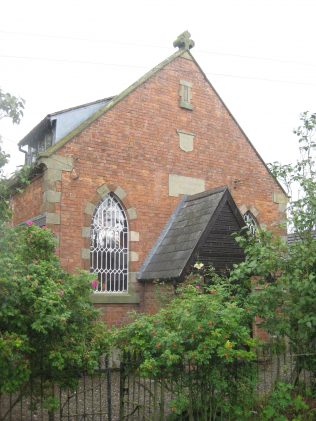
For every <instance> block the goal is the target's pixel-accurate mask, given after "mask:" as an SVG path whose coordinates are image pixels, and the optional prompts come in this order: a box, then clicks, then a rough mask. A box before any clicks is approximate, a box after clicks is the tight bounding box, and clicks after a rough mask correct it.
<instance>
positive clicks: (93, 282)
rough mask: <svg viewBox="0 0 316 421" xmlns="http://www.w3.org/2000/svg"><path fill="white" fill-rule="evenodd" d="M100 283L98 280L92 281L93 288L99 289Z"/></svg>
mask: <svg viewBox="0 0 316 421" xmlns="http://www.w3.org/2000/svg"><path fill="white" fill-rule="evenodd" d="M98 285H99V281H98V280H97V279H94V280H93V281H91V288H93V289H98Z"/></svg>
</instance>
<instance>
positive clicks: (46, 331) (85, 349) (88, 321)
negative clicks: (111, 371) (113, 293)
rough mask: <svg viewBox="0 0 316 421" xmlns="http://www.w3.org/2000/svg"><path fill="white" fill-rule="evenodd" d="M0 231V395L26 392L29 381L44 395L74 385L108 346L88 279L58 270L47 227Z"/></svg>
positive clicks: (84, 274)
mask: <svg viewBox="0 0 316 421" xmlns="http://www.w3.org/2000/svg"><path fill="white" fill-rule="evenodd" d="M0 230H1V232H0V372H1V376H0V393H1V392H16V391H18V390H20V389H21V388H22V389H23V390H24V391H25V392H27V384H28V381H29V379H30V378H32V379H33V386H32V387H33V394H34V393H35V394H36V387H37V386H36V384H37V385H38V387H40V386H39V385H40V382H41V388H44V392H45V390H47V393H48V395H49V390H50V387H51V385H52V384H53V383H55V384H59V385H60V386H61V387H65V386H70V387H73V386H75V384H76V382H77V380H78V378H79V376H80V374H81V373H82V371H83V370H93V369H94V368H95V367H96V366H97V364H98V360H99V356H100V354H101V353H103V352H105V351H106V349H107V346H108V336H107V335H106V329H105V326H104V325H103V324H102V323H101V324H100V323H98V322H97V318H98V312H97V310H96V309H95V308H94V307H93V306H92V304H91V303H90V294H91V292H92V288H91V285H90V283H91V275H89V274H88V273H85V272H81V273H79V274H76V275H72V274H68V273H66V272H65V271H64V270H63V269H62V268H61V267H60V264H59V260H58V258H57V256H56V255H55V254H54V250H55V240H54V237H53V235H52V233H51V232H50V231H49V230H47V229H41V228H38V227H36V226H35V225H31V224H29V225H28V226H23V227H22V226H21V227H16V228H7V227H4V226H2V227H0ZM37 380H38V383H36V381H37ZM48 397H49V396H48Z"/></svg>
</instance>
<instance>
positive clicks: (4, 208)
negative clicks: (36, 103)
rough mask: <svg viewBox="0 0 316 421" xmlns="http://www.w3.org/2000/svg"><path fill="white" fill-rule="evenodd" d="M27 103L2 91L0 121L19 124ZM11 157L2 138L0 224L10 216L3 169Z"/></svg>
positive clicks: (0, 157)
mask: <svg viewBox="0 0 316 421" xmlns="http://www.w3.org/2000/svg"><path fill="white" fill-rule="evenodd" d="M24 104H25V101H24V99H22V98H18V97H16V96H13V95H11V94H10V93H8V92H6V93H5V92H3V90H2V89H0V120H2V119H3V118H9V119H11V120H12V122H13V124H19V123H20V121H21V118H22V117H23V110H24ZM8 158H9V155H8V154H6V153H5V152H4V151H3V149H2V148H1V136H0V224H1V223H2V222H3V221H4V220H7V219H8V218H9V216H10V206H9V197H10V192H9V189H8V185H7V181H6V179H5V177H4V175H3V167H4V166H5V164H6V163H7V162H8Z"/></svg>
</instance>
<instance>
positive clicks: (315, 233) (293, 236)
mask: <svg viewBox="0 0 316 421" xmlns="http://www.w3.org/2000/svg"><path fill="white" fill-rule="evenodd" d="M312 237H313V238H315V240H316V230H315V231H312ZM297 241H300V236H299V234H296V233H292V234H288V236H287V243H288V244H289V245H291V244H293V243H296V242H297Z"/></svg>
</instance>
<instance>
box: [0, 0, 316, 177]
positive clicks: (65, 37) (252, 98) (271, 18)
mask: <svg viewBox="0 0 316 421" xmlns="http://www.w3.org/2000/svg"><path fill="white" fill-rule="evenodd" d="M315 16H316V0H195V1H188V0H182V1H180V0H130V1H128V0H115V1H113V0H112V1H108V0H89V1H86V0H85V1H83V0H55V1H54V2H51V1H50V2H48V1H47V0H27V1H25V0H10V1H3V2H2V3H1V20H0V88H1V89H2V90H4V91H5V92H10V93H12V94H14V95H16V96H20V97H22V98H24V99H25V101H26V104H25V112H24V117H23V120H22V122H21V124H20V125H18V126H17V125H15V126H13V125H12V123H11V122H10V121H9V120H4V119H3V120H1V121H0V134H1V136H2V147H3V149H4V150H5V151H6V152H8V153H10V155H11V161H10V164H9V165H8V166H7V168H6V173H7V174H10V173H11V172H12V171H13V170H14V169H15V167H16V166H19V165H22V164H23V162H24V155H23V154H22V153H20V152H18V148H17V142H18V141H19V140H21V139H22V138H23V137H24V136H25V135H26V134H27V133H28V132H29V131H30V130H31V129H32V128H33V127H34V126H35V125H36V124H38V123H39V122H40V121H41V120H42V119H43V118H44V117H45V116H46V115H47V114H49V113H52V112H55V111H58V110H62V109H65V108H68V107H72V106H76V105H80V104H84V103H87V102H91V101H95V100H97V99H101V98H106V97H109V96H113V95H116V94H119V93H120V92H121V91H122V90H124V89H125V88H127V87H128V86H129V85H131V84H132V83H133V82H135V81H136V80H137V79H138V78H140V77H141V76H142V75H143V74H144V73H146V72H147V71H148V70H150V69H151V68H153V67H154V66H156V65H157V64H159V63H160V62H161V61H163V60H164V59H165V58H167V57H168V56H170V55H171V54H173V53H174V52H175V51H176V50H175V49H174V48H173V45H172V44H173V41H174V40H175V39H176V37H177V36H178V35H179V34H180V33H182V32H183V31H185V30H188V31H189V32H190V33H191V36H192V39H193V40H194V41H195V47H194V48H193V49H192V50H191V52H192V54H193V55H194V57H195V59H196V60H197V62H198V63H199V64H200V66H201V67H202V69H203V71H204V72H205V73H206V76H207V77H208V79H209V80H210V82H211V83H212V85H213V86H214V88H215V89H216V91H217V92H218V93H219V95H220V96H221V98H222V99H223V101H224V102H225V104H226V105H227V107H228V108H229V110H230V111H231V112H232V114H233V115H234V117H235V118H236V120H237V121H238V123H239V124H240V126H241V127H242V128H243V130H244V131H245V133H246V134H247V136H248V137H249V138H250V140H251V142H252V143H253V145H254V146H255V148H256V149H257V150H258V152H259V153H260V155H261V156H262V157H263V159H264V160H265V161H266V162H273V161H280V162H282V163H287V162H291V161H294V160H295V158H296V156H297V139H296V136H295V135H294V134H293V129H294V128H296V127H297V126H298V125H299V123H300V121H299V116H300V114H301V113H302V112H304V111H311V112H316V49H315V40H316V25H315ZM210 112H211V110H210Z"/></svg>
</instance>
